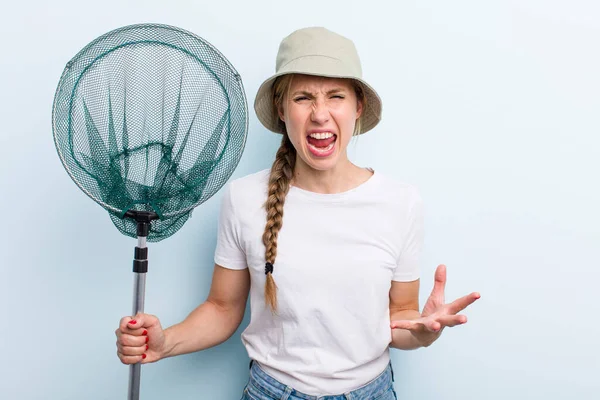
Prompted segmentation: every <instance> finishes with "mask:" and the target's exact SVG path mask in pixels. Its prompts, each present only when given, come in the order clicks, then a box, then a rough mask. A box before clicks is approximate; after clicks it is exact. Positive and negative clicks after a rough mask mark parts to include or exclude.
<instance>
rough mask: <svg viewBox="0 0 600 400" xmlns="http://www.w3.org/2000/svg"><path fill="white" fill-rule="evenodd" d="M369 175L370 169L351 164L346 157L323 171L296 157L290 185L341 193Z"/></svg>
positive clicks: (322, 191) (313, 190)
mask: <svg viewBox="0 0 600 400" xmlns="http://www.w3.org/2000/svg"><path fill="white" fill-rule="evenodd" d="M371 175H372V172H371V171H369V170H366V169H364V168H360V167H358V166H356V165H354V164H352V162H350V160H349V159H348V158H346V157H344V158H341V159H340V160H339V162H338V163H337V164H336V165H335V167H333V168H331V169H328V170H325V171H321V170H317V169H314V168H311V167H309V166H308V165H307V164H305V163H304V162H303V161H302V159H301V158H300V157H296V165H295V167H294V177H293V179H292V185H293V186H296V187H298V188H300V189H303V190H307V191H310V192H315V193H322V194H333V193H341V192H345V191H347V190H350V189H353V188H355V187H356V186H358V185H360V184H361V183H363V182H365V181H366V180H368V179H369V178H370V177H371Z"/></svg>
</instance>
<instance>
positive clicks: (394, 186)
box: [374, 172, 423, 209]
mask: <svg viewBox="0 0 600 400" xmlns="http://www.w3.org/2000/svg"><path fill="white" fill-rule="evenodd" d="M374 177H376V183H377V185H374V187H375V190H377V191H378V192H379V195H381V196H382V197H384V198H387V199H388V200H389V201H390V202H392V203H395V204H396V205H400V206H404V207H407V208H409V209H410V208H412V207H414V206H415V205H419V206H420V205H421V204H422V202H423V199H422V197H421V193H420V191H419V189H418V187H417V186H416V185H414V184H412V183H408V182H404V181H401V180H398V179H396V178H394V177H391V176H389V175H387V174H385V173H381V172H375V176H374Z"/></svg>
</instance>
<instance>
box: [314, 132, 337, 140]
mask: <svg viewBox="0 0 600 400" xmlns="http://www.w3.org/2000/svg"><path fill="white" fill-rule="evenodd" d="M332 136H333V133H331V132H321V133H311V134H310V137H311V138H313V139H329V138H330V137H332Z"/></svg>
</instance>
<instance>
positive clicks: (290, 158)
mask: <svg viewBox="0 0 600 400" xmlns="http://www.w3.org/2000/svg"><path fill="white" fill-rule="evenodd" d="M295 163H296V150H295V149H294V146H293V145H292V143H291V142H290V139H289V138H288V136H287V135H286V134H284V135H283V139H282V140H281V146H279V150H277V155H276V156H275V161H274V162H273V166H272V167H271V175H270V176H269V194H268V196H267V201H266V203H265V208H266V210H267V223H266V225H265V232H264V233H263V237H262V240H263V243H264V245H265V260H266V264H265V274H266V275H267V280H266V282H265V302H266V303H267V304H268V305H269V306H270V308H271V311H272V312H275V311H276V310H277V285H276V284H275V280H274V279H273V274H272V273H273V264H275V258H276V257H277V236H278V235H279V230H280V229H281V226H282V225H283V204H284V203H285V197H286V195H287V193H288V191H289V188H290V181H291V180H292V176H293V173H294V165H295Z"/></svg>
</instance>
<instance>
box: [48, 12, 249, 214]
mask: <svg viewBox="0 0 600 400" xmlns="http://www.w3.org/2000/svg"><path fill="white" fill-rule="evenodd" d="M142 28H161V29H166V30H171V31H174V32H176V33H178V34H184V35H187V36H190V37H191V38H193V39H195V40H197V41H199V42H201V43H202V44H203V45H206V46H207V47H209V48H210V49H211V50H212V51H214V52H215V54H216V55H217V56H218V57H219V58H220V60H221V61H223V62H224V63H225V65H226V66H227V67H228V68H229V69H230V70H231V71H232V72H233V75H234V77H235V79H236V82H237V85H239V89H240V92H241V97H242V102H241V103H242V105H243V109H244V127H243V130H244V135H243V141H242V143H241V145H240V151H239V155H238V157H236V158H237V159H236V160H235V163H234V165H233V168H232V169H231V173H230V174H229V177H230V176H231V175H232V174H233V171H234V170H235V168H236V167H237V165H238V164H239V162H240V160H241V158H242V154H243V152H244V149H245V147H246V141H247V138H248V126H249V116H248V99H247V97H246V91H245V88H244V84H243V81H242V79H241V75H240V74H239V72H238V71H237V69H236V68H235V67H234V66H233V64H231V62H230V61H229V60H228V59H227V57H225V56H224V55H223V53H221V52H220V51H219V50H218V49H217V48H216V47H215V46H214V45H212V44H211V43H210V42H208V41H207V40H205V39H203V38H201V37H200V36H198V35H196V34H194V33H193V32H190V31H188V30H186V29H182V28H179V27H176V26H173V25H167V24H160V23H140V24H132V25H126V26H122V27H120V28H116V29H113V30H111V31H109V32H106V33H104V34H103V35H100V36H98V37H97V38H96V39H94V40H92V41H91V42H89V43H88V44H87V45H86V46H84V47H83V48H82V49H81V50H80V51H78V52H77V54H75V56H73V57H72V58H71V59H70V60H69V61H68V62H67V63H66V65H65V68H64V69H63V72H62V74H61V76H60V79H59V81H58V85H57V87H56V91H55V93H54V101H53V102H52V132H53V135H52V136H53V139H54V146H55V148H56V151H57V153H58V155H59V158H60V160H61V163H62V165H63V168H64V169H65V170H66V171H67V174H68V175H69V177H70V178H71V180H72V181H73V182H75V184H76V185H77V186H78V187H79V189H81V190H82V191H83V192H84V193H85V194H86V195H87V196H88V197H89V198H91V199H92V200H94V201H95V202H96V203H98V204H99V205H100V206H101V207H102V208H104V209H106V210H108V211H111V212H113V213H114V214H117V215H119V216H122V215H124V214H125V212H126V211H127V210H120V209H118V208H116V207H113V206H111V205H110V204H107V203H105V202H103V201H102V200H100V199H98V198H96V197H95V196H94V195H92V193H90V191H89V190H87V189H86V188H85V187H84V186H83V185H82V184H81V183H80V182H79V181H78V180H77V179H76V178H75V176H74V174H73V172H72V171H71V169H70V168H69V166H68V164H67V161H66V159H65V156H64V154H63V153H62V151H61V149H60V145H59V143H58V142H59V140H58V134H57V132H58V128H57V126H56V125H57V121H56V120H57V118H56V108H57V103H58V101H59V98H60V96H59V93H60V89H61V88H62V87H63V83H64V78H65V75H66V74H67V73H68V72H69V69H70V66H71V65H72V64H73V63H74V62H75V61H76V60H77V59H78V58H79V57H81V56H82V55H83V54H85V53H86V52H87V51H88V50H89V49H90V48H91V47H93V46H94V45H96V44H97V43H98V42H100V41H102V40H104V39H106V38H107V37H110V36H113V35H115V34H118V33H120V32H123V31H127V30H135V29H142ZM229 177H228V179H227V180H229ZM227 180H225V181H224V183H223V184H222V185H221V186H220V187H219V189H217V190H216V191H215V193H216V192H218V191H219V190H220V189H221V188H222V187H223V186H224V185H225V182H227ZM209 198H210V197H209ZM206 200H208V198H207V199H204V200H199V201H198V202H196V203H194V204H192V205H190V206H188V207H186V208H183V209H181V210H178V211H174V212H170V213H164V214H162V216H163V219H168V218H173V217H177V216H181V215H183V214H187V213H189V212H190V211H192V210H193V209H194V208H196V207H197V206H199V205H200V204H202V203H203V202H204V201H206ZM144 204H146V203H144ZM148 204H149V203H148ZM121 218H123V217H121Z"/></svg>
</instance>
